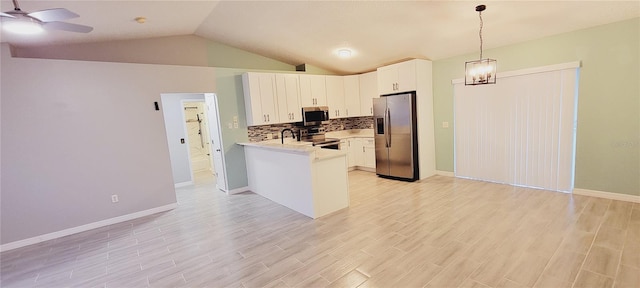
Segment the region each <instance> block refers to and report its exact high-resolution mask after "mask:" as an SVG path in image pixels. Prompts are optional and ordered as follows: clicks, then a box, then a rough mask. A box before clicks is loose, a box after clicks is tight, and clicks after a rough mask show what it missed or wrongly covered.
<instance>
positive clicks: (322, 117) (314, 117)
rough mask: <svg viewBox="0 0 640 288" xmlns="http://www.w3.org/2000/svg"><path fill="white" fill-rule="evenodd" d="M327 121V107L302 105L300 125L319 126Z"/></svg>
mask: <svg viewBox="0 0 640 288" xmlns="http://www.w3.org/2000/svg"><path fill="white" fill-rule="evenodd" d="M328 123H329V107H327V106H318V107H302V125H303V126H319V125H322V124H328Z"/></svg>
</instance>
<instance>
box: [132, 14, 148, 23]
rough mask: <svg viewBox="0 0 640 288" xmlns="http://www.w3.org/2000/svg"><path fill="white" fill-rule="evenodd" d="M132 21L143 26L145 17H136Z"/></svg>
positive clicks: (145, 20)
mask: <svg viewBox="0 0 640 288" xmlns="http://www.w3.org/2000/svg"><path fill="white" fill-rule="evenodd" d="M133 20H135V21H136V22H138V23H140V24H144V23H145V22H147V17H142V16H140V17H136V18H134V19H133Z"/></svg>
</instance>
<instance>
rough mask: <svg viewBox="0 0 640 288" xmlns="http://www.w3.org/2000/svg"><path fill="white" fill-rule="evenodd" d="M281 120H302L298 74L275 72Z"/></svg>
mask: <svg viewBox="0 0 640 288" xmlns="http://www.w3.org/2000/svg"><path fill="white" fill-rule="evenodd" d="M275 77H276V95H277V99H278V118H279V120H280V122H282V123H286V122H300V121H302V110H301V107H302V106H301V105H300V85H299V79H298V75H297V74H275Z"/></svg>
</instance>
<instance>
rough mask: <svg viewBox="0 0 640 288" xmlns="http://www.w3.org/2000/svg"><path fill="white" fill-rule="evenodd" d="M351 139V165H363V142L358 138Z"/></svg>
mask: <svg viewBox="0 0 640 288" xmlns="http://www.w3.org/2000/svg"><path fill="white" fill-rule="evenodd" d="M348 141H349V154H348V156H349V167H354V166H362V160H363V159H362V155H363V154H362V142H361V141H360V139H358V138H351V139H349V140H348Z"/></svg>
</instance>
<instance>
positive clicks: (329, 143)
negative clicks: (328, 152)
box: [313, 138, 341, 150]
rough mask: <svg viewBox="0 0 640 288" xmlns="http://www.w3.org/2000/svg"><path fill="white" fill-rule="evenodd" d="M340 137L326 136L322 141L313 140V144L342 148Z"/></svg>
mask: <svg viewBox="0 0 640 288" xmlns="http://www.w3.org/2000/svg"><path fill="white" fill-rule="evenodd" d="M340 143H341V142H340V139H333V138H325V139H324V140H322V141H317V142H313V146H316V147H320V148H322V149H333V150H340V145H341V144H340Z"/></svg>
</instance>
